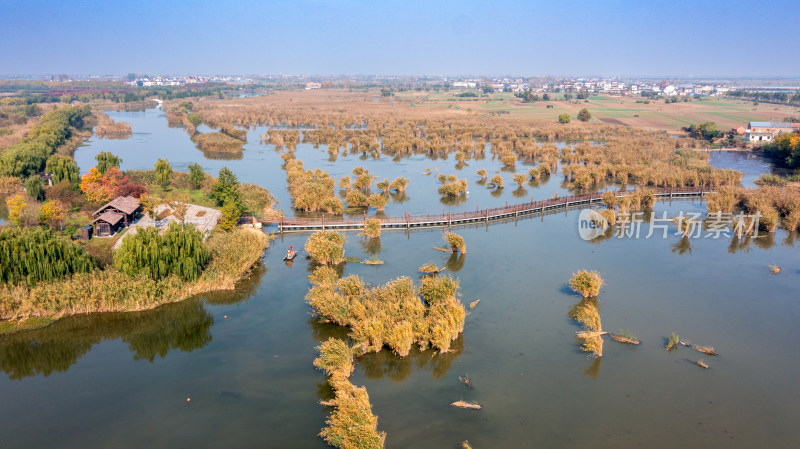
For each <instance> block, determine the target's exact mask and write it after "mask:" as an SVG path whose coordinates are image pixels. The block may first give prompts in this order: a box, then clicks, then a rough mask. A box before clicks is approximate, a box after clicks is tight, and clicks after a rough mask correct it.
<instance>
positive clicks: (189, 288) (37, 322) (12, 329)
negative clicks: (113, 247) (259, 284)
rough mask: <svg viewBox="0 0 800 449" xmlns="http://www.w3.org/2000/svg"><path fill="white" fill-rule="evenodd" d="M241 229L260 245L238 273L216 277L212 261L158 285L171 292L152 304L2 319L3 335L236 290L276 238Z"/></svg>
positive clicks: (64, 282)
mask: <svg viewBox="0 0 800 449" xmlns="http://www.w3.org/2000/svg"><path fill="white" fill-rule="evenodd" d="M237 231H239V232H246V233H249V234H252V235H256V236H259V237H258V238H257V239H255V241H253V242H252V243H257V244H258V245H257V246H255V245H254V246H252V247H251V248H249V250H250V252H249V254H248V257H247V258H246V259H245V260H243V261H241V264H240V265H239V266H238V267H236V269H235V270H236V271H235V272H234V273H232V272H228V273H222V274H218V275H217V276H216V277H213V278H212V276H214V274H213V273H211V274H207V273H209V272H210V271H211V268H212V267H211V264H209V267H207V268H206V270H205V271H204V272H203V275H201V277H200V278H199V279H198V280H196V281H193V282H187V283H181V284H180V285H169V280H165V282H164V284H165V285H156V287H157V288H158V290H167V291H164V292H162V293H160V294H161V295H162V296H161V298H160V299H157V300H154V301H152V302H149V303H141V302H139V301H136V302H135V303H134V304H133V307H125V306H124V304H120V307H118V308H115V307H97V308H93V309H91V310H90V308H89V307H88V306H87V307H86V308H83V307H81V306H80V305H78V306H77V307H75V306H72V307H70V308H69V309H66V308H65V309H62V310H58V311H54V312H53V313H50V314H47V313H46V312H45V313H41V314H35V315H30V316H27V317H24V318H20V319H16V318H9V319H4V320H0V337H2V336H4V335H9V334H13V333H17V332H24V331H28V330H33V329H40V328H43V327H46V326H48V325H50V324H52V323H54V322H56V321H58V320H60V319H62V318H66V317H69V316H76V315H89V314H95V313H122V312H141V311H144V310H152V309H156V308H158V307H161V306H163V305H165V304H171V303H177V302H181V301H185V300H187V299H189V298H191V297H193V296H196V295H200V294H203V293H209V292H214V291H225V290H233V289H234V288H235V287H236V284H237V283H238V282H239V281H241V280H242V279H243V278H244V277H245V276H247V274H248V273H250V272H251V271H252V270H253V267H255V266H256V265H257V264H258V263H259V262H260V261H261V257H262V256H263V254H264V252H265V251H266V250H267V249H268V248H269V245H270V242H271V240H272V237H271V236H270V235H268V234H266V233H264V232H263V231H261V230H259V229H255V228H251V227H248V226H240V227H239V228H237ZM262 236H263V237H262ZM112 273H113V274H112ZM97 274H98V273H96V272H91V273H85V274H83V276H84V277H90V276H93V275H94V276H95V277H97ZM102 274H103V275H106V276H111V275H113V276H125V277H127V278H129V279H130V280H131V281H132V282H133V281H136V282H139V281H140V279H139V278H136V277H131V276H127V275H124V274H122V273H119V272H116V271H115V270H109V271H107V272H106V271H105V270H104V271H103V273H102ZM79 276H81V275H74V276H73V277H71V278H69V279H62V280H58V281H54V282H49V283H46V284H40V285H39V286H37V287H33V288H28V287H27V286H13V287H9V286H4V287H2V288H4V289H6V290H15V289H20V290H28V291H32V290H33V289H35V288H42V289H47V288H48V287H54V286H56V287H58V286H63V287H66V286H67V284H69V283H71V282H73V280H76V279H77V278H78V277H79ZM151 282H154V283H155V282H158V281H151ZM170 287H172V289H174V290H176V291H177V292H178V294H176V295H175V296H171V297H170V299H166V298H167V297H169V296H170V294H171V293H172V292H170V291H168V289H169V288H170ZM65 290H66V289H65ZM67 295H68V293H67ZM54 299H56V300H57V301H58V300H59V299H61V300H66V301H69V299H70V298H69V297H64V298H54Z"/></svg>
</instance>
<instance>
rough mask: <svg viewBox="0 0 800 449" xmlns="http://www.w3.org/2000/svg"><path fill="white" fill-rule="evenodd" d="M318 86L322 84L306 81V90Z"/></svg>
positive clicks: (314, 88)
mask: <svg viewBox="0 0 800 449" xmlns="http://www.w3.org/2000/svg"><path fill="white" fill-rule="evenodd" d="M320 87H322V84H320V83H315V82H314V81H309V82H307V83H306V90H312V89H313V90H316V89H319V88H320Z"/></svg>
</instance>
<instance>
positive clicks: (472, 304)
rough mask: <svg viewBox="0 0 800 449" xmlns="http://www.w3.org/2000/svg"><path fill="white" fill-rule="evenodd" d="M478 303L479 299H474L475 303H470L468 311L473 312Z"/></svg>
mask: <svg viewBox="0 0 800 449" xmlns="http://www.w3.org/2000/svg"><path fill="white" fill-rule="evenodd" d="M480 302H481V300H480V299H476V300H475V301H472V302H471V303H469V309H470V310H474V309H475V307H478V304H479V303H480Z"/></svg>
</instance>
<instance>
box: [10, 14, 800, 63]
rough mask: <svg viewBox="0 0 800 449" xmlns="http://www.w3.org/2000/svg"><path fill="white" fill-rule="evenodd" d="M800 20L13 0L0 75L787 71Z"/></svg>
mask: <svg viewBox="0 0 800 449" xmlns="http://www.w3.org/2000/svg"><path fill="white" fill-rule="evenodd" d="M775 17H779V18H780V20H779V21H776V19H775ZM798 22H800V2H790V1H777V2H772V4H771V5H769V6H768V7H767V6H764V4H763V2H759V3H757V2H755V1H752V0H747V1H743V2H737V4H730V3H729V2H723V1H707V2H703V3H702V4H699V5H698V4H696V3H694V2H689V1H684V0H680V1H674V2H665V1H652V2H624V1H608V2H597V3H584V2H559V3H556V4H553V3H539V2H533V3H528V2H514V1H500V2H491V3H478V2H454V1H444V2H437V3H436V4H428V3H426V2H419V1H411V2H386V3H381V4H376V5H373V4H367V5H360V4H358V3H355V2H332V1H298V2H291V3H279V4H274V5H268V4H263V3H262V2H255V1H245V2H237V3H236V4H231V5H228V4H220V3H217V2H209V1H197V2H191V3H186V2H171V1H170V2H153V1H142V2H137V3H135V4H134V3H129V4H125V6H124V7H122V6H116V5H112V4H109V3H106V2H97V1H76V2H70V3H66V2H65V3H55V4H54V3H51V2H47V1H42V0H33V1H28V2H19V1H10V2H3V3H0V42H2V44H0V74H2V75H6V76H8V75H45V74H56V73H65V74H70V75H80V74H85V75H89V74H95V75H106V74H113V75H124V74H126V73H148V74H152V75H165V74H175V75H179V74H241V75H247V74H258V75H260V74H264V75H269V74H272V75H281V74H293V75H298V76H299V75H304V74H305V75H306V76H341V75H343V74H376V75H380V74H386V76H434V75H441V76H449V77H456V76H482V75H472V74H476V73H481V74H485V76H515V77H532V76H539V77H548V76H552V77H626V78H673V79H674V78H715V79H719V78H759V79H765V78H773V79H775V78H792V77H800V60H798V58H796V57H795V56H794V54H793V53H794V51H793V50H794V49H796V46H794V45H793V44H791V43H787V44H783V43H782V42H793V40H792V37H793V36H792V25H791V24H792V23H798ZM459 74H462V75H459ZM509 74H512V75H509Z"/></svg>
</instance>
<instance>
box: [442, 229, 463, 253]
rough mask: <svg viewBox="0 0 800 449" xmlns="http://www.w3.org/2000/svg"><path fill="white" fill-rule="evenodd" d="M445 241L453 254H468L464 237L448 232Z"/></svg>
mask: <svg viewBox="0 0 800 449" xmlns="http://www.w3.org/2000/svg"><path fill="white" fill-rule="evenodd" d="M444 240H445V241H446V242H447V244H448V245H450V250H451V251H452V252H456V251H461V252H462V253H464V254H466V253H467V244H466V243H464V237H461V236H460V235H458V234H456V233H454V232H448V233H447V234H445V236H444Z"/></svg>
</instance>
